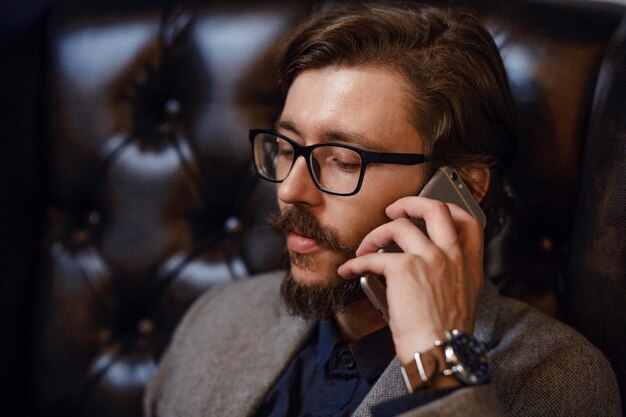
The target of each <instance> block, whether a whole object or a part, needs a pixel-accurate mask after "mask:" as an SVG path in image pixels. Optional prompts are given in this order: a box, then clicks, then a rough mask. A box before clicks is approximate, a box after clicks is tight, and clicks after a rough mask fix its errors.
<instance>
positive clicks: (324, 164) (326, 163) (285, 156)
mask: <svg viewBox="0 0 626 417" xmlns="http://www.w3.org/2000/svg"><path fill="white" fill-rule="evenodd" d="M296 157H297V155H296V152H295V149H294V146H293V145H292V144H291V143H290V142H288V141H286V140H284V139H283V138H281V137H279V136H276V135H272V134H270V133H258V134H257V135H256V136H255V138H254V163H255V164H256V168H257V171H258V172H259V174H260V175H261V176H263V177H265V178H266V179H269V180H271V181H276V182H280V181H283V180H284V179H285V178H287V175H289V172H290V171H291V167H292V166H293V164H294V162H295V158H296ZM307 164H308V165H309V168H310V172H311V174H312V176H313V179H314V180H315V182H316V183H317V184H318V185H319V186H320V187H322V188H323V189H325V190H328V191H331V192H334V193H346V194H347V193H351V192H353V191H354V190H356V188H357V186H358V183H359V177H360V175H361V155H359V153H358V152H356V151H354V150H352V149H348V148H344V147H341V146H332V145H330V146H326V145H323V146H318V147H316V148H313V150H312V151H311V154H310V156H309V160H308V161H307Z"/></svg>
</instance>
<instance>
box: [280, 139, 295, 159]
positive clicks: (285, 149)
mask: <svg viewBox="0 0 626 417" xmlns="http://www.w3.org/2000/svg"><path fill="white" fill-rule="evenodd" d="M278 155H280V156H281V157H284V158H290V157H293V147H292V146H291V145H290V144H289V143H288V142H285V141H282V140H281V141H278Z"/></svg>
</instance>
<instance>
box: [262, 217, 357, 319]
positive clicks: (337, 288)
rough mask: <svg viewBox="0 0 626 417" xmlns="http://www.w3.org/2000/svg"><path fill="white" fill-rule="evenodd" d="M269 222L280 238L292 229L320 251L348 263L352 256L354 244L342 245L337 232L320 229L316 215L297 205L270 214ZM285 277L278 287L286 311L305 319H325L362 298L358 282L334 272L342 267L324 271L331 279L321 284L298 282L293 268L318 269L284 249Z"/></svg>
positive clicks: (296, 254)
mask: <svg viewBox="0 0 626 417" xmlns="http://www.w3.org/2000/svg"><path fill="white" fill-rule="evenodd" d="M268 222H269V224H270V226H272V228H273V229H274V230H275V231H276V232H278V233H280V234H283V235H286V234H288V233H289V232H291V231H293V230H298V232H299V233H301V234H303V235H305V236H307V237H309V238H311V239H314V240H315V242H316V243H317V245H318V246H319V247H320V248H324V249H326V250H329V251H331V252H334V253H336V254H338V255H339V259H343V260H345V261H347V260H348V259H350V258H353V257H354V256H355V252H356V249H357V246H356V245H346V244H343V243H342V242H341V241H340V239H339V237H338V234H337V232H335V231H334V230H332V229H330V228H328V227H322V226H321V225H320V224H319V222H318V221H317V219H316V218H315V216H314V215H313V214H312V213H310V212H309V211H307V210H305V209H304V208H302V207H299V206H296V205H294V206H291V207H289V208H287V209H285V210H284V211H282V212H281V213H279V214H275V215H272V216H271V217H270V218H269V219H268ZM287 254H288V255H289V257H288V265H287V275H286V276H285V278H284V279H283V282H282V284H281V286H280V294H281V298H282V300H283V302H284V303H285V306H286V309H287V312H288V313H289V314H291V315H295V316H300V317H302V318H303V319H305V320H311V321H313V320H326V319H329V318H331V317H333V316H335V315H336V314H337V313H340V312H341V311H343V310H344V309H345V308H346V307H347V306H349V305H350V304H352V303H354V302H355V301H358V300H360V299H362V298H364V297H365V293H364V292H363V291H362V290H361V286H360V284H359V281H358V280H357V279H348V280H346V279H344V278H341V277H340V276H339V275H338V274H337V272H336V270H337V268H338V267H339V265H340V264H341V262H339V263H338V264H337V265H333V266H332V267H331V268H329V269H328V271H327V272H323V273H328V274H331V276H330V277H320V282H322V283H320V284H311V283H309V284H303V283H300V282H298V281H297V280H296V279H295V278H294V276H293V274H292V271H291V267H292V266H297V267H298V268H304V269H309V270H311V269H317V270H320V269H321V268H317V265H313V264H312V262H313V259H312V257H311V256H308V255H306V254H299V253H294V252H291V251H289V250H287ZM322 278H324V279H322Z"/></svg>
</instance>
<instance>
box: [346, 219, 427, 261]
mask: <svg viewBox="0 0 626 417" xmlns="http://www.w3.org/2000/svg"><path fill="white" fill-rule="evenodd" d="M394 243H395V244H396V245H398V247H399V248H400V249H401V250H402V251H403V252H410V253H419V252H418V251H419V250H426V248H425V247H426V246H429V245H430V246H432V243H430V240H429V239H428V237H427V236H426V235H425V234H424V232H422V231H421V230H420V229H419V228H418V227H417V226H415V224H413V223H412V222H411V221H410V220H409V219H406V218H400V219H396V220H394V221H392V222H389V223H386V224H384V225H382V226H379V227H377V228H376V229H374V230H372V231H371V232H370V233H368V234H367V235H366V236H365V238H363V241H362V242H361V244H360V245H359V247H358V249H357V251H356V255H357V256H363V255H366V254H368V253H373V252H377V251H378V250H379V249H380V248H389V247H390V246H391V245H392V244H394ZM387 251H388V252H397V250H393V249H388V250H387Z"/></svg>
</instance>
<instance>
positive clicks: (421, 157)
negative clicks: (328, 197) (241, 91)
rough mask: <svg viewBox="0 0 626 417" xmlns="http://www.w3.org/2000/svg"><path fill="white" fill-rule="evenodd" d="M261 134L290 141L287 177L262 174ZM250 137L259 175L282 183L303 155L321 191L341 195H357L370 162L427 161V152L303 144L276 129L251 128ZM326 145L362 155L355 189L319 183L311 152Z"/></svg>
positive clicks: (333, 144) (335, 144) (310, 173)
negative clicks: (257, 142) (257, 151)
mask: <svg viewBox="0 0 626 417" xmlns="http://www.w3.org/2000/svg"><path fill="white" fill-rule="evenodd" d="M259 134H269V135H275V136H278V137H279V138H281V139H283V140H285V141H287V143H289V144H290V145H291V146H292V147H293V161H292V162H291V166H290V167H289V171H288V172H287V175H285V178H283V179H282V180H275V179H271V178H268V177H266V176H265V175H263V174H261V172H260V171H259V168H258V167H257V164H256V162H255V161H256V158H255V155H254V138H255V137H256V136H257V135H259ZM249 139H250V145H251V147H252V161H253V162H252V163H253V165H254V170H255V171H256V173H257V175H258V176H259V177H261V178H263V179H264V180H267V181H270V182H274V183H281V182H283V181H285V180H286V179H287V177H288V176H289V174H290V173H291V170H292V168H293V166H294V165H295V163H296V161H297V160H298V158H299V157H300V156H302V157H303V158H304V160H305V162H306V166H307V168H308V170H309V175H310V176H311V179H312V180H313V183H314V184H315V186H316V187H317V188H318V189H319V190H320V191H323V192H325V193H327V194H332V195H339V196H345V197H347V196H351V195H355V194H356V193H358V192H359V190H361V185H363V178H364V177H365V168H367V165H368V164H392V165H418V164H422V163H424V162H426V154H423V153H389V152H372V151H367V150H365V149H361V148H358V147H356V146H352V145H348V144H345V143H333V142H328V143H316V144H315V145H309V146H302V145H299V144H298V143H297V142H296V141H294V140H293V139H290V138H288V137H287V136H285V135H281V134H280V133H278V132H276V131H274V130H266V129H250V136H249ZM324 146H337V147H340V148H345V149H350V150H352V151H354V152H356V153H358V154H359V156H360V157H361V172H360V173H359V182H358V183H357V186H356V188H355V190H354V191H352V192H349V193H338V192H335V191H330V190H328V189H326V188H324V186H322V184H320V183H319V181H318V180H317V178H315V174H314V173H313V168H312V167H311V152H313V150H314V149H316V148H320V147H324Z"/></svg>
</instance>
